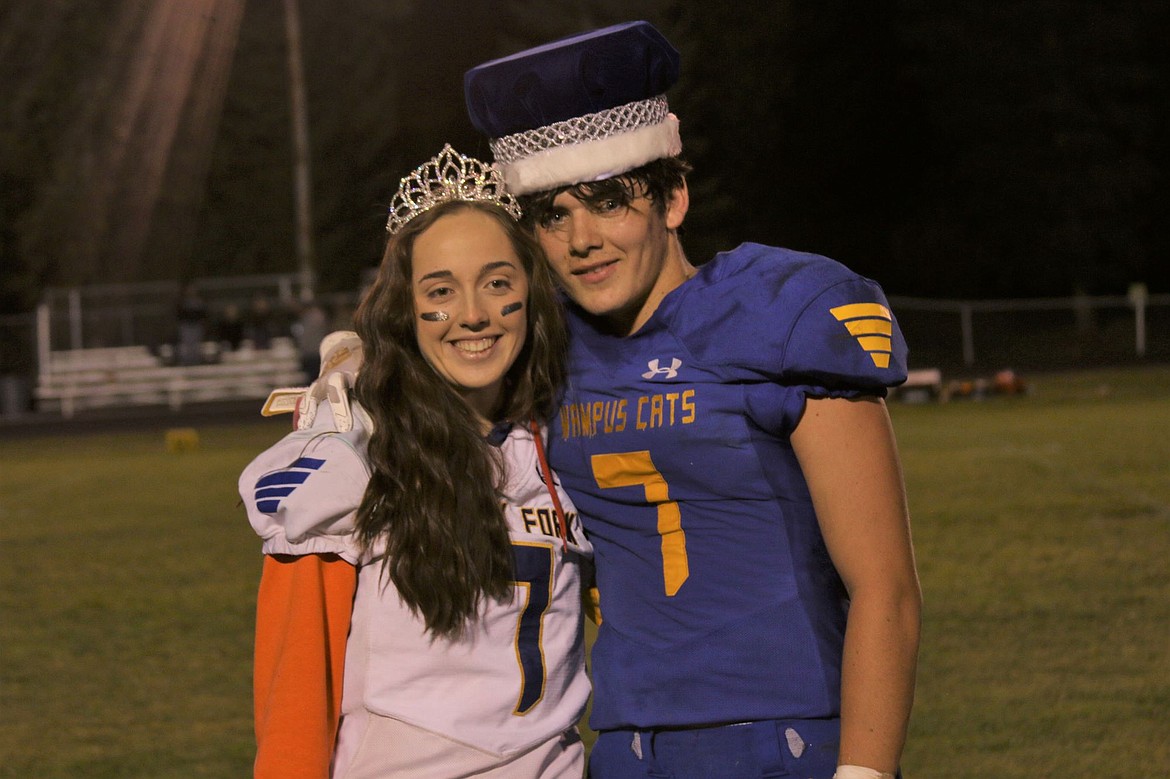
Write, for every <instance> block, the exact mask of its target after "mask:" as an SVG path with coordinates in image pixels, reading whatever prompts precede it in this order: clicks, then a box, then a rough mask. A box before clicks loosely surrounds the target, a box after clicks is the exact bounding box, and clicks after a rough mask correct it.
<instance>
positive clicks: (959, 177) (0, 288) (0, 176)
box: [0, 0, 1170, 314]
mask: <svg viewBox="0 0 1170 779" xmlns="http://www.w3.org/2000/svg"><path fill="white" fill-rule="evenodd" d="M168 2H171V3H172V6H173V7H170V8H168V10H167V13H169V14H171V16H165V17H162V16H159V13H160V12H158V7H161V6H162V5H164V4H166V3H168ZM1168 8H1170V4H1167V3H1165V2H1161V0H1113V1H1112V2H1105V0H1100V1H1099V2H1090V1H1089V0H1083V1H1082V0H1032V2H1028V3H1014V2H1013V3H1006V2H997V1H996V0H966V1H963V2H960V1H959V0H867V2H865V3H857V2H851V1H850V0H818V1H817V2H813V0H741V1H740V2H737V3H687V2H683V1H682V0H675V1H674V2H666V1H665V0H625V1H624V2H618V1H616V0H597V1H596V2H592V3H589V4H583V3H570V2H561V1H560V0H542V1H541V2H537V1H536V0H498V1H495V2H487V1H486V0H485V1H483V2H470V1H468V0H428V1H427V2H424V1H423V0H299V9H300V14H301V28H302V38H303V46H304V52H303V57H304V71H305V77H306V82H307V85H306V89H307V98H308V110H309V135H310V144H311V170H312V209H313V211H312V214H313V236H314V242H315V247H314V248H315V258H316V260H315V262H316V269H317V277H318V285H319V289H321V290H325V291H329V290H346V289H354V288H356V287H357V286H358V284H359V282H360V278H361V275H362V273H363V271H364V270H365V269H367V268H370V267H372V266H373V265H375V264H376V262H377V261H378V259H379V257H380V254H381V248H382V244H383V241H384V232H383V225H384V221H385V208H386V204H387V203H388V201H389V198H390V196H391V195H392V194H393V192H394V189H395V188H396V186H397V182H398V179H399V178H400V177H401V176H403V175H405V174H406V173H408V172H409V171H410V170H411V169H412V168H413V167H414V166H415V165H417V164H419V163H420V162H421V161H423V160H424V159H426V158H428V157H430V156H432V155H433V154H434V153H435V152H437V151H438V149H439V148H440V147H441V145H442V144H443V143H444V142H447V141H449V142H451V143H452V144H453V145H454V146H455V147H456V148H457V149H458V150H460V151H463V152H464V153H468V154H473V155H477V156H489V155H490V152H489V150H488V148H487V143H486V141H485V140H484V139H482V138H480V137H478V136H477V134H476V133H475V131H474V130H473V129H472V128H471V127H470V125H469V123H468V122H467V119H466V114H465V111H464V106H463V93H462V74H463V72H464V71H465V70H467V69H468V68H469V67H471V66H473V65H475V64H478V63H479V62H482V61H484V60H486V59H489V58H492V57H495V56H501V55H504V54H508V53H512V52H514V51H516V50H518V49H520V48H523V47H526V46H529V45H534V44H536V43H540V42H544V41H547V40H550V39H552V38H554V37H559V36H562V35H566V34H570V33H573V32H577V31H580V30H583V29H587V28H590V27H596V26H601V25H604V24H610V23H614V22H619V21H626V20H629V19H635V18H644V19H648V20H650V21H652V22H654V23H655V24H656V25H657V26H658V27H659V28H660V29H661V30H662V31H663V32H664V33H665V34H666V36H667V37H668V38H670V39H671V40H672V42H674V44H675V45H676V46H677V47H678V48H679V49H680V51H681V52H682V56H683V70H682V76H681V79H680V82H679V84H678V85H677V86H676V87H675V88H674V89H673V90H672V91H671V92H670V94H669V97H670V101H671V106H672V109H673V110H674V111H675V113H676V114H678V115H679V117H680V118H681V120H682V132H683V143H684V154H685V156H686V157H687V158H688V159H689V160H690V161H691V162H692V163H693V164H694V165H695V172H694V174H693V176H692V181H691V186H692V211H691V215H690V216H689V218H688V221H687V225H686V232H685V234H684V245H685V246H686V248H687V251H688V254H689V256H690V257H691V259H692V260H693V261H695V262H702V261H704V260H706V259H707V258H709V257H710V256H711V255H712V254H713V253H714V252H716V251H719V250H722V249H728V248H732V247H734V246H735V245H736V244H737V243H739V242H741V241H744V240H753V241H760V242H765V243H772V244H778V245H784V246H789V247H792V248H797V249H802V250H809V251H815V252H819V253H824V254H828V255H830V256H834V257H836V258H838V259H840V260H842V261H844V262H845V263H847V264H849V265H850V266H852V267H853V268H855V269H856V270H858V271H860V272H862V273H864V274H866V275H869V276H871V277H873V278H876V279H878V280H879V281H881V282H882V283H883V285H884V286H885V287H886V289H887V291H889V292H891V293H894V294H904V295H922V296H934V297H989V296H1035V295H1067V294H1072V293H1074V292H1077V291H1083V292H1087V293H1090V294H1101V293H1118V292H1124V290H1125V288H1126V287H1127V285H1128V284H1129V283H1130V282H1133V281H1146V282H1148V283H1149V284H1150V286H1151V288H1152V289H1154V290H1155V291H1168V290H1170V263H1168V262H1167V261H1166V258H1167V251H1168V249H1170V246H1168V240H1167V226H1166V222H1167V220H1165V219H1164V218H1162V213H1163V212H1164V211H1165V207H1166V205H1167V201H1168V198H1167V182H1166V173H1167V170H1168V165H1167V163H1168V160H1167V149H1168V148H1170V143H1168V142H1167V141H1168V139H1167V106H1168V105H1170V100H1168V97H1170V95H1168V94H1167V74H1168V71H1170V68H1168V66H1167V65H1168V63H1167V53H1166V52H1167V47H1166V46H1165V45H1164V43H1163V42H1162V41H1161V40H1160V38H1159V37H1158V36H1159V34H1160V32H1159V31H1160V30H1162V29H1166V28H1167V25H1166V22H1167V21H1168V19H1167V17H1168V16H1170V13H1168ZM152 14H153V15H152ZM159 19H162V21H159ZM177 25H185V26H183V27H181V28H180V27H177ZM177 29H181V30H184V31H187V30H190V31H192V32H190V34H189V35H188V34H187V33H186V32H183V33H181V34H180V33H176V32H175V30H177ZM151 30H154V31H155V33H154V34H155V35H156V38H155V39H153V40H155V41H156V44H157V45H156V49H155V50H153V51H154V53H153V54H152V55H151V56H153V57H155V59H153V60H144V59H143V58H144V56H145V55H144V54H143V52H142V47H141V43H140V42H141V41H142V40H144V39H145V38H147V37H148V35H147V33H149V32H150V31H151ZM196 30H197V34H198V36H200V37H199V38H198V40H199V41H200V44H199V45H198V47H196V48H193V49H191V51H189V52H187V54H186V55H185V56H186V58H185V59H182V62H183V63H187V64H186V67H187V70H186V71H182V72H180V71H181V70H182V68H181V67H180V66H179V65H177V64H176V62H178V61H179V58H178V53H177V52H176V49H178V48H181V46H182V45H183V44H184V43H185V42H186V41H188V40H194V39H195V36H196V32H194V31H196ZM168 34H169V35H170V37H166V36H167V35H168ZM158 36H162V37H158ZM159 41H161V43H159ZM233 45H234V48H233ZM144 63H145V64H144ZM286 63H287V49H286V37H285V27H284V8H283V6H282V4H281V3H279V2H276V0H251V2H243V0H117V1H116V2H115V1H114V0H111V1H110V2H103V3H75V2H71V1H70V0H5V2H4V3H2V4H0V87H2V88H3V94H4V95H5V99H4V100H3V101H0V111H2V112H3V114H2V116H3V121H2V123H0V184H2V189H0V314H2V313H6V312H14V311H23V310H27V309H28V308H29V307H30V306H31V305H32V304H33V303H34V302H35V300H36V298H37V296H38V295H39V292H40V290H41V289H43V288H44V287H45V286H51V285H73V284H88V283H95V282H102V281H119V280H125V281H132V280H141V279H158V278H177V279H183V278H191V277H200V276H215V275H231V274H253V273H276V272H280V273H285V272H294V271H295V270H296V267H295V247H294V239H295V233H294V204H293V170H292V162H291V161H292V143H291V140H290V122H291V119H290V109H289V81H288V69H287V65H286ZM172 71H173V72H174V75H173V76H171V75H167V74H171V73H172ZM183 73H186V74H187V75H186V76H183ZM135 78H138V79H139V80H140V81H141V83H142V84H147V86H143V87H142V88H141V90H140V92H141V95H144V96H145V97H142V98H141V99H142V100H143V101H147V104H148V105H149V106H156V105H162V106H164V108H157V107H154V108H147V109H140V111H139V113H137V114H134V117H135V118H134V121H133V122H131V121H130V120H129V119H127V117H128V116H130V114H129V113H128V112H126V111H125V110H124V109H123V108H121V107H122V106H125V105H126V102H125V97H124V95H125V90H126V89H128V87H127V84H128V83H130V84H133V83H139V82H136V81H134V79H135ZM166 78H173V81H166V80H165V79H166ZM182 78H186V81H185V82H182V89H179V85H180V82H181V79H182ZM152 90H153V91H152ZM150 101H154V102H150ZM164 109H165V110H164ZM164 118H165V119H167V120H168V121H170V124H167V125H166V126H165V127H163V128H162V129H160V127H162V125H163V119H164ZM163 130H166V132H167V133H168V135H167V136H166V137H167V139H168V140H167V144H169V145H167V146H166V147H165V149H166V152H167V153H166V154H165V155H164V158H163V159H161V160H160V159H156V158H155V157H157V156H158V155H157V154H153V153H152V152H151V148H153V147H150V148H147V147H145V146H143V147H142V148H135V145H134V143H133V140H131V141H130V142H128V143H124V146H125V147H127V148H124V149H123V151H122V152H121V154H122V157H120V158H119V161H118V164H117V165H112V164H109V162H108V157H109V153H108V148H109V146H108V144H109V142H110V139H115V140H118V139H121V140H122V141H125V139H126V138H127V137H130V138H131V139H132V138H134V137H145V136H134V135H133V133H136V132H137V133H145V132H148V131H149V132H154V133H156V134H157V133H160V132H162V131H163ZM160 148H161V147H160ZM152 154H153V156H152Z"/></svg>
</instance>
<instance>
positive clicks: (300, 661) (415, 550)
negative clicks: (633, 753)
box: [240, 147, 592, 779]
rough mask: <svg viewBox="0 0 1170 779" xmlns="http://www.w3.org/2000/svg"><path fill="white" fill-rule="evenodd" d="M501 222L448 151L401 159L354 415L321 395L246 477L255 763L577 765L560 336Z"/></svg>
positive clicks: (579, 696) (363, 315)
mask: <svg viewBox="0 0 1170 779" xmlns="http://www.w3.org/2000/svg"><path fill="white" fill-rule="evenodd" d="M518 218H519V207H518V206H517V205H516V204H515V201H514V200H512V198H511V197H510V196H508V195H507V194H505V193H504V192H503V191H502V186H501V185H500V184H499V182H498V181H497V179H496V174H495V172H494V171H493V170H491V169H490V168H488V167H487V166H484V165H483V164H482V163H479V162H478V161H476V160H472V159H470V158H467V157H463V156H462V155H458V154H456V153H455V152H454V151H453V150H451V149H450V147H446V148H444V150H443V151H442V152H441V153H440V154H439V156H438V157H436V158H435V159H433V160H431V161H430V162H428V163H427V164H425V165H423V166H421V167H420V168H419V169H417V170H416V171H415V172H414V173H413V174H411V176H409V177H407V178H405V179H403V180H402V185H401V187H400V189H399V192H398V194H397V195H396V196H395V199H394V201H393V205H392V208H391V215H390V220H389V223H388V225H387V230H389V231H390V232H391V236H390V239H389V242H388V244H387V248H386V253H385V255H384V257H383V260H382V264H381V268H380V270H379V273H378V277H377V280H376V282H375V283H374V285H373V287H372V288H371V289H370V291H369V293H368V294H367V296H366V297H365V299H364V300H363V302H362V305H361V306H360V308H359V310H358V313H357V316H356V327H357V332H358V335H359V336H360V337H361V341H362V347H363V350H364V365H363V366H362V368H361V373H360V375H359V376H358V379H357V385H356V388H355V389H356V397H357V401H358V403H357V404H356V405H355V406H354V407H353V408H352V413H351V415H350V416H351V417H352V421H353V423H352V428H351V429H349V430H342V429H339V428H341V427H348V425H341V426H339V425H338V424H337V422H336V420H335V415H334V414H332V413H329V412H328V411H325V412H323V413H317V414H316V415H315V416H314V417H313V422H312V424H311V426H309V427H307V428H306V429H304V430H298V431H297V432H294V433H292V434H290V435H289V436H287V437H286V438H285V439H283V440H282V441H281V442H279V443H278V444H277V445H276V446H274V447H272V448H271V449H269V450H268V451H266V452H265V453H264V454H262V455H261V456H260V457H258V458H257V459H256V460H255V461H253V462H252V463H251V464H250V465H249V466H248V468H247V469H246V470H245V471H244V473H243V475H242V476H241V479H240V493H241V495H242V496H243V498H244V501H245V503H246V505H247V509H248V516H249V520H250V521H251V523H252V525H253V527H254V528H255V529H256V531H257V532H258V533H259V534H260V535H261V537H262V538H263V539H264V547H263V548H264V552H265V555H266V557H265V563H264V572H263V576H262V579H261V585H260V594H259V603H258V615H257V635H256V681H255V687H256V689H255V695H256V732H257V741H258V753H257V759H256V769H255V775H256V776H258V777H259V776H265V777H267V776H273V777H276V776H279V777H282V779H287V778H288V777H301V776H304V777H326V776H332V777H335V779H363V778H364V777H385V776H419V777H423V776H425V777H447V776H449V777H455V776H469V775H475V776H507V777H569V776H572V777H580V776H581V775H582V773H583V766H584V751H583V748H582V745H581V743H580V739H579V737H578V736H577V733H576V722H577V720H578V719H579V718H580V716H581V714H582V712H583V710H584V706H585V703H586V700H587V697H588V694H589V683H588V680H587V678H586V676H585V671H584V642H583V635H582V626H581V605H580V604H581V600H580V591H581V581H582V576H583V569H584V568H585V566H587V565H588V563H589V559H590V557H591V554H592V551H591V548H590V546H589V544H588V542H586V541H585V540H584V538H583V536H582V534H581V530H580V523H579V521H578V518H577V515H576V513H575V511H574V510H573V506H572V503H571V502H570V501H569V498H568V496H567V495H565V494H564V492H563V491H561V490H560V488H559V486H556V483H555V481H554V480H553V478H552V476H551V474H550V472H549V470H548V466H547V464H546V461H545V458H544V453H543V441H542V436H543V435H544V431H543V429H542V428H541V427H540V425H539V424H538V420H543V419H545V418H547V416H548V415H549V413H550V412H551V410H552V409H553V406H554V403H555V401H556V395H557V391H558V388H559V384H560V382H561V379H562V376H563V370H564V369H563V366H562V362H561V361H562V356H563V353H564V349H565V343H564V338H565V336H564V331H563V324H562V321H561V315H560V309H559V306H558V303H557V300H556V297H555V293H554V291H553V285H552V282H551V279H550V277H549V275H548V273H547V271H546V270H545V267H544V265H543V263H542V261H541V255H540V250H539V248H538V247H537V246H536V245H535V244H534V243H533V242H532V239H531V238H530V237H529V235H528V234H527V233H526V232H525V231H524V230H523V229H522V228H520V226H519V225H518V224H517V219H518ZM327 362H328V360H327ZM343 656H344V664H343V662H342V658H343Z"/></svg>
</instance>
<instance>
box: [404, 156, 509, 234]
mask: <svg viewBox="0 0 1170 779" xmlns="http://www.w3.org/2000/svg"><path fill="white" fill-rule="evenodd" d="M452 200H467V201H474V202H479V203H492V204H494V205H497V206H499V207H501V208H503V209H504V210H505V211H507V212H508V213H509V214H510V215H511V217H512V218H513V219H516V220H519V219H520V216H521V211H520V204H519V203H517V202H516V198H514V197H512V195H510V194H508V193H507V192H506V191H504V178H503V176H501V175H500V172H499V171H498V170H496V169H495V168H493V167H492V166H490V165H488V164H486V163H483V162H480V161H479V160H477V159H475V158H474V157H467V156H464V155H462V154H460V153H459V152H457V151H455V150H454V149H452V148H451V144H449V143H448V144H446V145H445V146H443V150H442V151H441V152H439V153H438V155H436V156H435V157H433V158H431V159H430V160H427V161H426V162H425V163H423V164H422V165H420V166H418V167H417V168H415V170H414V172H413V173H411V174H410V175H409V176H407V177H405V178H404V179H402V181H400V182H399V183H398V191H397V192H395V193H394V199H393V200H391V201H390V218H389V219H388V220H387V221H386V232H388V233H390V234H391V235H394V233H396V232H398V231H399V230H401V229H402V227H403V225H405V224H406V223H407V222H409V221H410V220H411V219H414V218H415V217H416V216H418V215H419V214H422V213H426V212H427V211H430V210H431V209H432V208H434V207H435V206H437V205H439V204H441V203H447V202H449V201H452Z"/></svg>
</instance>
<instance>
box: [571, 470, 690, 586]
mask: <svg viewBox="0 0 1170 779" xmlns="http://www.w3.org/2000/svg"><path fill="white" fill-rule="evenodd" d="M591 459H592V466H593V478H594V479H595V480H596V481H597V486H598V487H601V488H602V489H611V488H613V487H634V486H637V485H639V484H640V485H642V486H643V487H644V488H645V490H646V502H647V503H650V504H652V505H654V506H657V508H658V535H659V536H660V537H661V538H662V581H663V586H664V588H665V590H666V595H667V597H673V596H674V595H675V594H676V593H677V592H678V591H679V588H680V587H682V586H683V582H685V581H686V580H687V577H688V576H690V565H689V563H688V562H687V537H686V533H685V532H683V527H682V514H681V513H680V512H679V508H678V503H677V502H676V501H673V500H671V499H670V489H669V488H668V487H667V485H666V479H664V478H663V477H662V474H661V473H659V472H658V469H657V468H656V467H655V466H654V461H653V460H652V459H650V452H648V451H646V450H642V451H638V452H614V453H609V454H595V455H593V457H592V458H591Z"/></svg>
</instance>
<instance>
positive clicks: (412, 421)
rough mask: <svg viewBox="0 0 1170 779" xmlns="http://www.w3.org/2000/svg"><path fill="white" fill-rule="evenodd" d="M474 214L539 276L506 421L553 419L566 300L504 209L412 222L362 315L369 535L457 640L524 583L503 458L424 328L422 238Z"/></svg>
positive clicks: (434, 623)
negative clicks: (419, 330)
mask: <svg viewBox="0 0 1170 779" xmlns="http://www.w3.org/2000/svg"><path fill="white" fill-rule="evenodd" d="M467 209H475V210H478V211H482V212H484V213H486V214H488V215H489V216H491V217H492V218H494V219H495V220H496V221H497V222H498V223H499V224H500V227H501V228H503V230H504V231H505V232H506V233H507V235H508V238H509V239H510V240H511V242H512V247H513V248H514V249H515V251H516V255H517V256H518V257H519V258H520V261H521V264H522V265H523V267H524V270H525V272H526V273H527V274H528V300H527V316H528V335H527V338H526V340H525V344H524V347H523V349H522V350H521V352H520V355H519V356H518V357H517V358H516V362H515V363H513V365H512V367H511V368H510V369H509V371H508V373H507V375H506V377H505V386H504V393H503V394H504V407H503V408H502V409H501V410H500V414H499V418H500V419H501V420H508V421H511V422H514V423H517V424H527V423H528V422H529V421H531V420H538V421H543V420H544V419H546V418H547V417H548V415H550V414H551V413H552V412H553V409H554V404H555V403H556V400H557V393H558V391H559V389H560V387H561V384H562V382H563V380H564V376H565V368H564V355H565V351H566V335H565V328H564V323H563V320H562V316H561V308H560V303H559V301H558V300H557V297H556V293H555V288H554V286H553V281H552V276H551V274H550V272H549V270H548V268H547V267H546V265H545V262H544V256H543V254H542V253H541V250H540V246H539V245H538V244H537V243H536V242H535V240H534V239H533V238H532V236H531V234H530V233H529V232H528V231H527V230H525V229H524V228H523V227H521V226H520V224H518V223H517V222H515V221H514V220H513V219H512V218H511V217H510V216H509V215H508V214H507V212H506V211H504V210H503V209H501V208H498V207H496V206H492V205H489V204H483V203H473V202H468V201H451V202H448V203H444V204H442V205H439V206H436V207H435V208H433V209H431V210H430V211H427V212H425V213H423V214H421V215H419V216H417V217H415V218H414V219H412V220H411V221H410V222H408V223H407V224H406V225H404V226H403V227H402V228H401V229H400V230H399V231H398V232H397V233H395V234H394V235H393V236H391V238H390V239H389V241H388V242H387V244H386V252H385V254H384V255H383V257H382V264H381V266H380V268H379V269H378V275H377V278H376V279H375V281H374V283H373V285H372V286H371V287H370V289H369V290H368V291H367V292H366V294H365V297H364V298H363V299H362V302H361V304H360V305H359V307H358V310H357V312H356V314H355V317H354V323H355V328H356V330H357V333H358V335H359V336H361V339H362V344H363V350H364V364H363V365H362V369H361V372H360V373H359V375H358V379H357V382H356V385H355V392H356V395H357V398H358V400H359V402H360V403H361V404H362V406H363V407H364V408H365V409H366V410H367V411H368V412H369V414H370V416H371V417H372V418H373V421H374V430H373V434H372V435H371V437H370V443H369V461H370V466H371V470H372V476H371V478H370V482H369V485H368V486H367V487H366V493H365V496H364V497H363V498H362V502H361V506H360V507H359V509H358V518H357V529H358V534H359V538H360V540H361V542H362V544H363V545H364V546H365V547H366V548H367V549H370V548H373V547H375V546H376V545H377V544H379V542H383V541H384V543H385V555H384V556H383V557H382V560H381V565H382V571H383V576H384V577H385V576H389V578H390V580H391V581H392V582H393V583H394V586H395V587H396V588H397V590H398V594H399V595H400V596H401V598H402V600H403V602H404V603H406V605H407V606H409V607H410V609H411V610H412V611H413V612H414V613H415V614H418V615H421V616H422V618H423V619H424V621H425V622H426V626H427V630H428V631H429V632H430V633H431V634H432V636H435V637H444V638H452V639H453V638H458V637H459V636H460V635H461V633H462V631H463V628H464V626H465V625H466V624H467V623H468V622H469V621H472V620H474V619H475V618H476V617H477V615H478V614H479V607H480V603H481V601H482V600H483V599H484V598H492V599H494V600H503V599H507V598H510V597H512V592H513V590H512V581H513V578H514V574H513V557H512V546H511V543H510V541H509V539H508V530H507V526H506V524H505V521H504V513H503V508H502V505H501V500H500V491H501V488H502V485H503V483H504V479H505V474H504V473H503V463H502V460H501V459H500V458H499V456H498V453H497V452H496V450H495V447H492V446H491V445H490V444H488V443H487V441H486V440H485V438H484V435H483V431H482V429H481V423H480V422H479V421H478V420H477V417H476V415H475V414H474V412H473V411H472V409H471V407H470V406H469V405H468V404H467V403H466V402H465V401H464V400H463V398H462V397H460V396H459V394H458V393H457V392H456V391H455V389H454V388H453V387H452V386H451V385H450V384H449V383H448V382H447V381H446V380H445V379H444V378H442V377H441V376H440V375H439V374H438V373H437V372H435V371H434V370H433V369H432V368H431V366H430V364H429V363H427V361H426V360H425V359H424V358H423V356H422V353H421V352H420V351H419V348H418V341H417V338H416V335H415V328H416V322H417V318H418V313H417V312H416V311H415V308H414V294H413V290H412V284H411V255H412V253H413V248H414V243H415V241H416V240H417V238H418V237H419V235H421V234H422V233H423V232H425V231H426V230H427V228H429V227H430V226H431V225H433V224H434V223H435V222H437V221H438V220H439V219H442V218H443V217H444V216H447V215H449V214H453V213H457V212H459V211H463V210H467Z"/></svg>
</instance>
